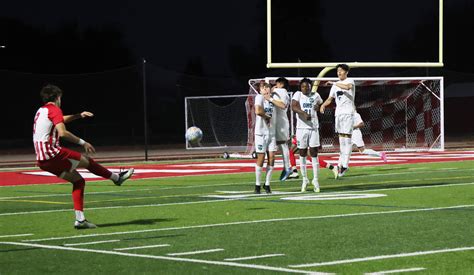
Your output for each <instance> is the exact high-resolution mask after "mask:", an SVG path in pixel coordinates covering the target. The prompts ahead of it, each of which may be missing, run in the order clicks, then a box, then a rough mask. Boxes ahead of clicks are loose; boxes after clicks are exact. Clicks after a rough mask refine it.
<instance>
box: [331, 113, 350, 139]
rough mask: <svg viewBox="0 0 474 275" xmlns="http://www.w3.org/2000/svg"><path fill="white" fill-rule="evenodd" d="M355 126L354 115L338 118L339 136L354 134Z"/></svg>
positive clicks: (343, 115)
mask: <svg viewBox="0 0 474 275" xmlns="http://www.w3.org/2000/svg"><path fill="white" fill-rule="evenodd" d="M353 126H354V115H352V114H342V115H337V116H336V127H335V130H336V133H338V134H346V135H350V134H352V127H353Z"/></svg>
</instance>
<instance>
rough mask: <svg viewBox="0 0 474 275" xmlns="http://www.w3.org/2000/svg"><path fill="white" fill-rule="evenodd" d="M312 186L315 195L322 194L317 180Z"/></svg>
mask: <svg viewBox="0 0 474 275" xmlns="http://www.w3.org/2000/svg"><path fill="white" fill-rule="evenodd" d="M312 184H313V186H314V193H319V192H321V190H320V189H319V182H318V181H317V180H313V182H312Z"/></svg>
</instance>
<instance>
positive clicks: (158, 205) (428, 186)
mask: <svg viewBox="0 0 474 275" xmlns="http://www.w3.org/2000/svg"><path fill="white" fill-rule="evenodd" d="M468 170H474V169H468ZM415 173H416V172H415ZM364 176H365V177H367V176H370V175H364ZM417 181H418V180H417ZM252 183H253V182H252ZM224 185H232V184H224ZM465 185H474V182H464V183H452V184H442V185H427V186H409V187H397V188H380V189H371V190H360V191H337V192H328V193H333V194H338V193H347V192H352V193H362V192H375V191H397V190H408V189H422V188H442V187H457V186H465ZM188 187H190V188H196V187H195V186H185V187H170V188H163V189H173V188H188ZM163 189H158V190H163ZM297 193H299V192H297ZM68 196H70V194H69V195H68ZM266 197H268V196H265V195H264V196H258V197H255V198H256V199H258V198H266ZM232 200H236V199H222V200H219V199H217V200H206V201H191V202H176V203H163V204H137V205H129V206H105V207H91V208H87V211H91V210H102V209H122V208H140V207H161V206H171V205H186V204H198V203H208V202H209V203H213V202H225V201H232ZM67 211H71V209H69V208H68V209H56V210H40V211H28V212H10V213H0V216H15V215H28V214H44V213H56V212H67Z"/></svg>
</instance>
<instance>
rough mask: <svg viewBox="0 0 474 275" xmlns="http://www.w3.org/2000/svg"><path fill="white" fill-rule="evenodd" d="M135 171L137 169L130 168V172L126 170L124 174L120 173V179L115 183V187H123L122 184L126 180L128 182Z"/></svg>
mask: <svg viewBox="0 0 474 275" xmlns="http://www.w3.org/2000/svg"><path fill="white" fill-rule="evenodd" d="M134 171H135V169H133V168H130V169H128V170H125V171H123V172H120V173H119V179H118V180H117V181H115V182H114V184H115V185H117V186H120V185H122V183H123V182H124V181H126V180H128V179H129V178H130V177H131V176H132V175H133V172H134Z"/></svg>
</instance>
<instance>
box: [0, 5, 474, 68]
mask: <svg viewBox="0 0 474 275" xmlns="http://www.w3.org/2000/svg"><path fill="white" fill-rule="evenodd" d="M259 1H262V3H263V7H265V1H264V0H259ZM288 2H289V3H291V4H292V5H298V2H297V1H291V2H290V1H288ZM293 2H294V3H293ZM320 2H321V5H322V8H323V10H324V16H323V18H321V20H320V22H321V24H322V26H323V38H324V39H327V43H329V44H330V47H331V51H333V52H338V51H344V49H347V48H348V47H340V46H339V44H340V43H338V42H334V41H332V39H331V36H333V34H334V33H338V36H340V35H343V36H344V37H347V38H348V40H349V41H351V42H353V43H354V44H356V45H358V47H357V48H358V49H359V51H361V53H362V54H364V53H365V54H367V53H370V52H373V50H374V49H378V52H379V54H380V55H382V56H390V54H391V51H392V47H393V39H394V38H396V37H399V36H400V35H402V34H405V35H406V34H407V32H408V34H409V32H411V31H413V28H414V27H413V26H414V24H417V22H419V20H420V18H421V17H422V15H423V14H424V13H427V12H428V13H429V12H431V13H432V14H436V13H437V12H436V11H433V10H432V9H433V8H435V7H436V5H437V3H438V0H417V1H412V0H400V1H392V2H393V3H390V2H387V1H378V0H366V1H330V0H321V1H320ZM448 2H449V3H448ZM468 2H469V1H468V0H449V1H445V11H446V10H448V9H450V8H456V7H462V5H463V4H465V3H468ZM256 3H257V1H254V0H240V1H215V0H214V1H184V0H174V1H166V2H164V1H142V2H137V1H123V0H119V1H115V2H114V3H113V4H109V2H107V3H104V2H101V1H81V2H69V1H57V0H54V1H26V3H25V1H12V2H8V4H7V5H3V6H2V9H0V16H8V17H14V18H18V19H21V20H23V21H24V22H26V23H28V24H32V25H34V26H36V27H44V28H46V29H54V28H56V27H58V26H60V25H61V24H63V23H67V22H77V23H78V24H79V26H80V27H81V28H82V27H84V28H85V27H90V26H101V25H114V26H116V27H118V28H119V29H120V30H122V31H123V33H124V35H125V40H126V42H127V44H128V45H129V46H130V48H131V49H132V50H133V53H134V54H135V56H136V57H141V56H144V57H146V58H148V59H149V60H150V62H152V63H154V64H159V65H164V66H167V67H171V68H175V69H178V70H179V69H182V67H183V66H184V64H185V63H186V61H187V60H188V58H189V57H194V56H199V57H201V58H202V60H203V63H204V66H205V69H206V71H207V72H209V73H211V74H212V73H223V72H224V73H226V72H228V71H229V66H228V46H229V45H231V44H236V45H243V46H244V47H246V48H248V49H252V48H254V47H256V43H255V41H256V40H257V39H258V38H259V36H258V32H259V31H260V32H261V31H262V28H263V30H265V26H259V25H258V22H259V21H258V19H257V16H259V15H258V14H257V8H256ZM262 3H260V4H259V5H260V6H262ZM430 6H431V7H430ZM433 6H434V7H433ZM25 7H26V8H25ZM301 8H302V9H304V7H303V6H302V7H301ZM260 10H261V8H260ZM366 11H370V12H368V13H367V14H366V15H363V16H358V15H361V14H362V13H365V12H366ZM341 14H342V15H341ZM445 20H446V18H445ZM260 22H261V21H260ZM263 22H265V21H263ZM357 22H358V23H357ZM355 24H361V25H360V27H358V26H357V25H355ZM362 28H363V29H365V32H363V31H361V29H362ZM369 33H370V34H369ZM388 34H390V36H388ZM371 36H372V37H373V36H376V39H375V41H370V42H368V40H369V38H370V37H371ZM368 37H369V38H368ZM361 38H362V40H363V41H366V42H365V43H366V44H364V43H362V42H361ZM2 43H5V44H7V43H8V41H6V42H2ZM369 46H370V47H372V46H373V47H374V48H368V47H369ZM350 48H354V47H353V46H352V47H350ZM320 61H332V60H320ZM349 61H351V60H349Z"/></svg>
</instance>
